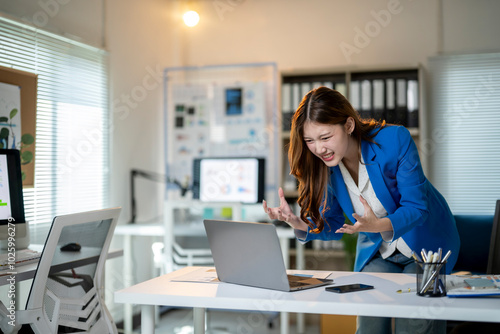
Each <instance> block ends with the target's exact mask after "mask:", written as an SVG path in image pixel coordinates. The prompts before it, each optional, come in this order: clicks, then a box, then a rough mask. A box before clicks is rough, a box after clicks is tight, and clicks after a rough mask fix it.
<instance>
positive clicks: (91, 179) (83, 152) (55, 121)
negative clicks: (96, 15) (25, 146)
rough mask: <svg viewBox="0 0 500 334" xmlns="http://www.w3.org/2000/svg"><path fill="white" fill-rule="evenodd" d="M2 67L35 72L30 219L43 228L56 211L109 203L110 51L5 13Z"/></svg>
mask: <svg viewBox="0 0 500 334" xmlns="http://www.w3.org/2000/svg"><path fill="white" fill-rule="evenodd" d="M0 65H2V66H5V67H11V68H14V69H17V70H22V71H26V72H31V73H35V74H37V75H38V90H37V113H36V115H37V116H36V152H35V185H34V187H33V188H25V189H24V202H25V213H26V219H27V220H28V221H29V222H30V224H31V225H35V226H36V225H37V224H38V226H39V227H40V226H41V225H40V224H42V223H47V225H48V223H50V222H51V221H52V219H53V217H54V216H55V215H60V214H65V213H72V212H80V211H87V210H95V209H101V208H104V207H106V206H107V204H108V192H109V189H108V188H109V116H108V115H109V112H108V90H107V87H108V85H107V83H108V82H107V81H108V65H107V53H106V52H105V51H103V50H101V49H98V48H95V47H91V46H88V45H85V44H82V43H79V42H75V41H72V40H70V39H67V38H64V37H61V36H58V35H55V34H51V33H48V32H45V31H42V30H40V29H35V28H33V27H30V26H27V25H25V24H21V23H19V22H17V21H14V20H10V19H8V18H4V17H0ZM21 114H22V109H21ZM43 237H44V236H43ZM42 241H43V240H42Z"/></svg>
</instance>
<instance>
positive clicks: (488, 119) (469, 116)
mask: <svg viewBox="0 0 500 334" xmlns="http://www.w3.org/2000/svg"><path fill="white" fill-rule="evenodd" d="M429 65H430V71H429V72H430V73H429V74H430V88H431V89H430V93H431V94H430V95H431V104H430V107H431V108H430V115H429V119H430V131H429V133H430V134H431V136H430V138H429V141H428V142H427V143H425V144H424V147H423V151H424V152H423V153H424V154H428V155H429V158H430V159H429V160H430V161H429V162H430V170H429V171H430V174H429V176H430V178H431V181H432V183H433V184H434V185H435V186H436V188H438V189H439V191H440V192H441V193H442V194H443V196H444V197H445V198H446V200H447V201H448V203H449V205H450V207H451V210H452V212H453V213H454V214H480V215H493V213H494V210H495V202H496V200H497V199H500V131H499V129H498V127H499V125H500V94H499V92H500V53H488V54H476V55H455V56H439V57H434V58H431V59H430V62H429Z"/></svg>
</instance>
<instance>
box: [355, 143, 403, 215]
mask: <svg viewBox="0 0 500 334" xmlns="http://www.w3.org/2000/svg"><path fill="white" fill-rule="evenodd" d="M374 145H376V144H372V143H370V142H366V141H362V142H361V154H362V155H363V160H364V161H365V164H366V170H367V172H368V176H369V177H370V182H371V183H372V187H373V190H374V191H375V194H376V195H377V198H378V199H379V201H380V203H382V205H383V206H384V208H385V210H386V211H387V212H388V213H389V214H390V213H393V212H394V211H396V209H397V205H396V203H395V202H394V200H393V198H392V196H391V193H390V191H389V189H388V188H387V186H386V185H385V182H384V173H383V171H382V170H381V169H380V164H379V163H378V161H377V154H376V152H375V151H374V149H373V146H374Z"/></svg>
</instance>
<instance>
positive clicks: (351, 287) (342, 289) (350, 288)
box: [325, 283, 373, 293]
mask: <svg viewBox="0 0 500 334" xmlns="http://www.w3.org/2000/svg"><path fill="white" fill-rule="evenodd" d="M370 289H373V285H367V284H359V283H356V284H348V285H338V286H329V287H327V288H325V290H326V291H330V292H336V293H346V292H354V291H363V290H370Z"/></svg>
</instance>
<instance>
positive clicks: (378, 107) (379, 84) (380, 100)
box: [372, 79, 385, 121]
mask: <svg viewBox="0 0 500 334" xmlns="http://www.w3.org/2000/svg"><path fill="white" fill-rule="evenodd" d="M372 85H373V116H372V117H373V118H374V119H376V120H378V121H382V120H384V119H385V104H384V87H385V86H384V80H379V79H377V80H373V84H372Z"/></svg>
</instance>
